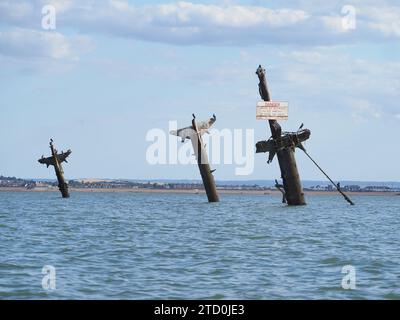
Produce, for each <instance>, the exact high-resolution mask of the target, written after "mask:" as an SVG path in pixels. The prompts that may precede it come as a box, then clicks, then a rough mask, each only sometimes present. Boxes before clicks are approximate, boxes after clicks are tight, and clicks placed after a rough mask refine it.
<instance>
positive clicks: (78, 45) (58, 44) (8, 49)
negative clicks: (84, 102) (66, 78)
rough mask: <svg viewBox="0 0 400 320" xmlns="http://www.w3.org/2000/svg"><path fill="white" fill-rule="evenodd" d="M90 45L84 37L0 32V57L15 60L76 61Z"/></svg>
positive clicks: (29, 32) (33, 32)
mask: <svg viewBox="0 0 400 320" xmlns="http://www.w3.org/2000/svg"><path fill="white" fill-rule="evenodd" d="M90 45H91V44H90V41H89V40H88V39H87V38H85V37H82V36H73V37H66V36H64V35H62V34H61V33H57V32H47V31H36V30H31V29H22V28H12V29H11V30H6V31H0V55H2V56H11V57H13V58H15V59H18V58H21V59H48V58H50V59H56V60H58V59H68V60H77V59H78V57H79V53H82V52H83V51H85V50H89V49H90Z"/></svg>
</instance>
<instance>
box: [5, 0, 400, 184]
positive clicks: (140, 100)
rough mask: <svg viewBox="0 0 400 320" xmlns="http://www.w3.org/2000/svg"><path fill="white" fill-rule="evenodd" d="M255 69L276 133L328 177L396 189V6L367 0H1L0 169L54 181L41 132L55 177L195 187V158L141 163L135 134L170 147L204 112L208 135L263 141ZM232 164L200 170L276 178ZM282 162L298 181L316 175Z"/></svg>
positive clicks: (142, 146)
mask: <svg viewBox="0 0 400 320" xmlns="http://www.w3.org/2000/svg"><path fill="white" fill-rule="evenodd" d="M48 4H50V5H52V6H53V8H55V14H56V15H55V17H56V20H55V28H50V29H48V28H43V24H42V22H43V19H44V18H46V17H47V16H46V15H47V13H48V11H46V10H45V11H44V12H42V9H43V7H44V6H45V5H48ZM353 13H354V14H353ZM45 21H48V20H45ZM45 26H46V25H45ZM259 64H261V65H262V66H263V67H265V69H266V75H267V81H268V85H269V90H270V94H271V97H272V100H275V101H288V102H289V119H288V120H287V121H282V122H281V125H282V127H283V130H285V131H296V130H297V128H298V127H299V125H300V124H301V123H304V127H305V128H308V129H310V130H311V137H310V139H309V141H307V142H306V145H305V146H306V148H307V151H308V152H309V154H310V155H311V156H312V157H313V158H314V159H315V160H316V161H317V162H318V163H319V164H320V165H321V167H322V168H324V169H325V170H326V171H327V173H328V174H330V175H331V176H332V177H333V178H334V179H336V180H360V181H400V170H399V169H398V164H399V159H400V148H399V142H398V139H399V128H400V106H399V93H400V5H399V2H398V1H376V0H375V1H370V0H363V1H356V0H354V1H350V0H346V1H316V0H311V1H303V0H294V1H289V0H286V1H262V0H260V1H180V2H179V1H177V2H175V1H162V0H158V1H123V0H109V1H92V0H80V1H74V0H65V1H62V0H57V1H51V0H46V1H41V0H33V1H23V0H21V1H19V0H0V175H5V176H17V177H23V178H54V172H53V170H51V168H49V169H47V168H46V166H43V165H40V164H39V163H38V162H37V159H38V158H40V157H41V155H43V154H44V155H49V152H50V150H49V148H48V143H49V139H50V138H53V139H54V141H55V144H56V146H57V148H58V149H59V150H61V149H62V150H66V149H68V148H70V149H71V150H72V154H71V156H70V158H69V163H68V164H65V165H64V171H65V175H66V178H67V179H73V178H127V179H128V178H129V179H199V177H200V175H199V172H198V168H197V167H196V166H195V165H193V164H188V165H184V164H151V163H149V161H148V159H147V158H146V154H147V152H148V149H149V147H150V146H151V145H152V144H153V142H152V141H148V139H146V137H147V136H148V134H149V132H150V131H151V130H153V129H160V130H163V131H165V132H166V137H167V142H168V143H170V142H171V141H172V142H173V141H177V139H176V138H174V137H171V136H168V130H169V121H177V123H178V127H185V126H188V125H190V123H191V119H192V113H195V114H196V116H197V118H198V119H200V120H206V119H208V118H209V117H210V116H211V115H212V114H213V113H214V114H215V115H216V116H217V121H216V122H215V124H214V128H215V129H218V130H222V129H228V130H233V129H241V130H242V132H243V140H245V132H246V131H245V130H246V129H251V130H252V132H253V133H254V137H253V138H254V143H255V142H257V141H259V140H265V139H268V138H269V136H270V132H269V129H268V126H267V123H266V122H265V121H260V120H256V114H255V111H256V110H255V109H256V108H255V107H256V104H257V102H258V101H259V100H260V97H259V93H258V86H257V85H258V78H257V76H256V74H255V71H256V69H257V67H258V65H259ZM171 139H172V140H171ZM205 139H206V138H205ZM251 142H252V141H251ZM187 143H188V142H186V143H185V144H187ZM243 143H245V142H243ZM252 143H253V142H252ZM185 144H180V142H179V145H178V146H179V147H181V146H183V145H185ZM252 148H253V149H251V150H253V152H254V146H253V147H252ZM168 151H170V150H169V149H168ZM250 153H251V152H250ZM245 155H246V156H247V157H248V159H249V161H250V159H252V158H254V168H253V170H252V171H251V172H250V173H249V174H246V175H237V170H236V169H237V167H238V166H239V164H237V163H233V164H223V163H221V164H212V167H213V168H215V169H216V172H215V173H214V175H215V177H216V179H217V180H239V179H245V180H251V179H268V180H270V179H275V178H279V176H280V173H279V168H278V163H277V161H276V159H275V160H274V161H273V162H272V163H271V164H267V155H265V154H256V155H254V154H252V155H250V154H249V152H247V153H246V154H245ZM212 156H213V154H210V157H211V158H212ZM296 159H297V165H298V167H299V171H300V176H301V178H302V179H306V180H322V179H324V177H323V176H322V175H321V173H320V172H319V171H318V170H317V169H316V168H315V166H314V165H313V164H312V163H311V161H310V160H309V159H308V158H307V157H306V156H305V155H304V154H302V152H301V151H300V150H297V151H296Z"/></svg>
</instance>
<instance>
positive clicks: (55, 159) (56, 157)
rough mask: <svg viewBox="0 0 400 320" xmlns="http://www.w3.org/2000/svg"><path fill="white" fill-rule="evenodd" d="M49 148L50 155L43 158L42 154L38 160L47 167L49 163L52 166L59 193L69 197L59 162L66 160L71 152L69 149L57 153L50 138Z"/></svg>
mask: <svg viewBox="0 0 400 320" xmlns="http://www.w3.org/2000/svg"><path fill="white" fill-rule="evenodd" d="M50 150H51V157H48V158H45V157H44V156H42V158H41V159H39V160H38V161H39V163H42V164H45V165H47V167H49V166H50V165H51V166H54V170H55V172H56V176H57V181H58V188H59V190H60V192H61V195H62V197H63V198H69V192H68V184H67V183H66V182H65V179H64V171H63V168H62V165H61V163H62V162H67V157H68V156H69V155H70V154H71V150H67V151H66V152H61V154H58V153H57V150H56V149H55V148H54V145H53V139H50Z"/></svg>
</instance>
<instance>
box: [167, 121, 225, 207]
mask: <svg viewBox="0 0 400 320" xmlns="http://www.w3.org/2000/svg"><path fill="white" fill-rule="evenodd" d="M216 119H217V118H216V117H215V115H213V116H212V118H210V119H209V120H208V121H201V122H199V123H196V117H195V115H194V114H193V119H192V125H191V126H190V127H185V128H182V129H179V130H177V131H171V132H170V134H173V135H176V136H178V137H180V138H181V139H182V142H185V140H186V139H190V141H191V142H192V146H193V150H194V155H195V157H196V160H197V164H198V166H199V170H200V175H201V179H202V180H203V185H204V189H205V190H206V194H207V198H208V202H218V201H219V197H218V193H217V187H216V186H215V180H214V175H213V172H214V171H215V170H211V168H210V164H209V162H208V156H207V152H206V149H205V147H204V144H203V139H202V137H201V136H202V134H204V133H205V132H208V129H209V128H210V127H211V126H212V125H213V123H214V122H215V121H216Z"/></svg>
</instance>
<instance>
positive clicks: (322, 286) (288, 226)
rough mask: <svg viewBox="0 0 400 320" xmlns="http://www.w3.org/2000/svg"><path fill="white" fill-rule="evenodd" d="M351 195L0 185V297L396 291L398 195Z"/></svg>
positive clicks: (376, 295) (323, 295)
mask: <svg viewBox="0 0 400 320" xmlns="http://www.w3.org/2000/svg"><path fill="white" fill-rule="evenodd" d="M352 199H353V200H354V202H355V203H356V205H355V206H350V205H348V203H347V202H345V201H344V200H343V199H342V198H341V197H340V196H339V195H336V194H332V195H329V196H328V195H326V196H308V197H307V202H308V205H307V206H301V207H288V206H286V205H283V204H282V203H280V200H281V199H280V197H278V196H271V195H247V194H231V195H229V194H222V195H221V202H219V203H212V204H209V203H207V202H206V197H205V195H204V194H170V193H169V194H167V193H164V194H163V193H72V194H71V198H69V199H62V198H61V197H60V195H59V194H58V193H39V192H21V193H8V192H0V299H399V298H400V250H399V249H400V247H399V245H400V232H399V225H400V196H388V197H386V196H354V197H352ZM349 284H350V285H349Z"/></svg>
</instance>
